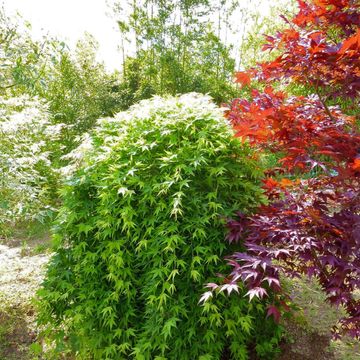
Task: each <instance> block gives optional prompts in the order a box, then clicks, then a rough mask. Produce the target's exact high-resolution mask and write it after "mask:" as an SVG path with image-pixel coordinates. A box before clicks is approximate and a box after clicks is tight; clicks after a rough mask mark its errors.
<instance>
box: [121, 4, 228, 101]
mask: <svg viewBox="0 0 360 360" xmlns="http://www.w3.org/2000/svg"><path fill="white" fill-rule="evenodd" d="M228 3H229V4H230V3H231V2H230V1H225V0H222V1H216V2H209V1H206V0H196V1H181V0H177V1H167V0H163V1H155V0H144V1H129V2H127V3H125V4H124V3H117V6H116V7H115V16H116V18H117V21H118V24H119V29H120V32H121V35H122V42H121V43H122V52H123V83H122V89H121V91H122V94H123V95H124V105H125V107H126V106H128V105H130V104H132V103H134V102H136V101H137V100H139V99H142V98H146V97H150V96H151V95H153V94H160V95H163V94H172V95H175V94H177V93H186V92H191V91H198V92H202V93H209V94H210V95H211V96H212V97H213V98H214V100H215V101H216V102H218V103H221V102H222V101H225V100H227V99H230V98H231V97H232V96H233V95H234V94H235V88H234V87H233V85H232V84H231V79H232V75H233V73H234V71H235V61H234V60H233V59H232V57H231V55H230V52H231V48H230V47H229V46H227V45H226V44H225V43H224V42H223V41H222V40H221V39H220V35H221V33H222V31H225V32H226V29H225V28H226V26H227V24H228V22H227V21H226V19H227V18H228V17H229V16H228V13H226V14H227V15H226V16H223V13H224V9H225V8H226V9H228V12H230V11H233V9H234V6H227V7H226V5H229V4H228ZM214 11H215V12H217V14H218V16H214V15H213V14H214ZM126 49H131V52H129V50H126Z"/></svg>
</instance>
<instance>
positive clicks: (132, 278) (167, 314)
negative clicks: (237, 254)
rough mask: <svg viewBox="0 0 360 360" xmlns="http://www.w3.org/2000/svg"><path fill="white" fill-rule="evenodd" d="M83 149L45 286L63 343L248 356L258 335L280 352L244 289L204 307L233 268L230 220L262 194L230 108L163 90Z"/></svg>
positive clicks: (188, 355)
mask: <svg viewBox="0 0 360 360" xmlns="http://www.w3.org/2000/svg"><path fill="white" fill-rule="evenodd" d="M84 148H85V149H87V150H86V151H85V152H84V153H82V155H81V156H80V154H79V156H78V158H81V159H82V162H81V165H80V167H79V169H78V170H77V171H76V172H75V174H74V175H73V176H72V177H71V179H70V180H69V181H68V183H67V185H66V186H65V187H64V189H63V201H64V205H63V207H62V209H61V211H60V215H59V218H58V220H57V226H56V234H55V239H56V241H57V244H58V245H57V249H56V254H55V255H54V257H53V259H52V262H51V264H50V266H49V269H48V273H47V277H46V279H45V281H44V286H43V289H42V290H41V291H40V297H41V313H40V319H39V320H40V323H41V324H43V325H45V327H46V331H47V334H48V336H50V335H51V336H52V338H55V339H56V340H57V349H56V351H63V350H64V349H65V348H70V349H71V350H72V351H73V352H74V353H76V354H77V357H78V358H80V359H138V360H140V359H144V360H148V359H149V360H150V359H156V360H160V359H173V360H182V359H184V360H193V359H201V360H206V359H222V358H227V357H226V356H230V354H232V355H231V357H228V358H233V359H246V358H247V352H248V351H249V349H250V347H254V346H255V345H256V344H257V347H256V349H257V351H258V353H259V354H261V353H268V354H272V353H273V351H274V348H276V342H277V337H278V334H279V328H278V327H277V326H275V325H274V324H273V323H272V322H271V321H270V320H269V321H267V322H265V321H264V320H265V316H266V315H265V313H266V312H265V307H264V305H263V304H261V303H257V302H252V303H251V304H249V302H248V299H247V298H245V297H244V296H243V295H244V294H240V296H237V295H232V296H231V297H230V301H229V299H226V301H224V300H225V299H224V297H223V296H222V295H221V294H220V295H218V296H217V297H216V298H215V299H212V300H210V301H208V302H206V303H205V305H200V304H199V299H200V297H201V294H202V293H203V292H204V284H205V283H207V282H211V281H216V273H217V272H219V271H220V272H221V271H224V272H225V271H226V265H225V263H224V261H223V259H222V258H223V257H224V256H225V255H226V254H227V253H229V251H230V249H229V245H228V244H227V243H226V242H225V240H224V234H225V228H224V219H225V217H226V216H229V215H230V214H232V213H233V211H234V210H235V209H236V210H239V209H243V210H244V211H249V210H251V209H252V208H253V207H254V206H256V205H258V204H259V203H260V202H262V201H263V199H264V198H263V195H262V192H261V189H260V185H259V182H260V178H261V176H262V169H261V167H260V165H259V161H258V160H257V159H256V156H255V155H254V153H253V152H252V150H251V149H250V147H249V146H247V145H246V144H242V143H240V141H238V140H237V139H236V138H234V137H233V132H232V130H231V128H230V126H229V124H228V123H227V121H226V120H225V119H224V118H223V116H222V111H221V110H220V109H218V108H216V106H215V105H213V104H212V103H211V102H210V99H209V98H208V97H206V96H203V95H198V94H187V95H183V96H181V97H179V98H175V97H168V98H165V99H162V98H159V97H155V98H153V99H152V100H146V101H142V102H140V103H139V104H137V105H135V106H133V107H132V108H130V110H129V111H127V112H123V113H119V114H117V116H116V117H115V118H114V119H105V120H102V121H100V122H99V126H98V128H97V129H96V131H95V132H94V134H93V135H92V136H91V137H90V138H89V140H88V142H87V144H83V146H82V149H84ZM75 157H76V156H75ZM46 331H45V333H46ZM64 339H65V340H64ZM226 354H228V355H226ZM222 356H223V357H222Z"/></svg>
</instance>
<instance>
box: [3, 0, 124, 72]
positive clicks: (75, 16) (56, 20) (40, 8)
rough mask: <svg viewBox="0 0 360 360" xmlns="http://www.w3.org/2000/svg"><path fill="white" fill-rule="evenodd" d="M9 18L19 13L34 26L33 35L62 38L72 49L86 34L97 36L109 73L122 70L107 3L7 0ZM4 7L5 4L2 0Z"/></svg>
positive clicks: (95, 0)
mask: <svg viewBox="0 0 360 360" xmlns="http://www.w3.org/2000/svg"><path fill="white" fill-rule="evenodd" d="M2 2H3V3H4V7H5V11H6V13H7V14H8V15H11V14H15V13H16V11H18V12H19V13H20V14H21V15H22V17H23V18H24V20H27V21H29V22H30V23H31V25H32V34H33V36H34V37H35V38H41V36H42V35H43V34H50V35H52V36H56V37H59V38H61V39H63V40H65V42H66V43H67V44H69V46H70V47H72V48H73V47H74V46H75V44H76V42H77V41H78V40H79V39H80V38H81V37H82V36H83V34H84V33H85V32H89V33H90V34H92V35H94V37H95V38H96V40H97V41H98V42H99V52H98V60H100V61H104V62H105V64H106V67H107V68H108V69H109V70H113V69H116V68H117V69H119V68H120V66H121V57H120V53H119V52H118V50H117V49H118V46H119V41H120V35H119V33H118V32H117V30H116V23H115V22H114V21H113V20H112V19H111V18H110V17H109V16H108V15H107V14H109V13H110V11H109V8H108V7H107V5H106V0H61V1H60V0H3V1H2ZM0 4H1V1H0Z"/></svg>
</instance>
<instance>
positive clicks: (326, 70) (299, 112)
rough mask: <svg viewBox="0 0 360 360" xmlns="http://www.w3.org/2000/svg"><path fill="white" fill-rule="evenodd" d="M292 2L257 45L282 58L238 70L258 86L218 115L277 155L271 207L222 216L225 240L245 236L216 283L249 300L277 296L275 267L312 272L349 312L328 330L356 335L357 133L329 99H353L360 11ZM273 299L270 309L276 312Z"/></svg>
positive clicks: (359, 58)
mask: <svg viewBox="0 0 360 360" xmlns="http://www.w3.org/2000/svg"><path fill="white" fill-rule="evenodd" d="M298 3H299V12H298V14H297V15H296V16H295V17H294V18H293V19H292V21H287V20H286V19H285V20H286V21H287V23H288V25H289V27H288V29H286V30H284V31H283V32H281V33H280V32H279V33H278V34H276V35H275V36H267V37H266V39H267V44H266V45H265V46H264V50H270V51H271V50H273V49H277V50H280V51H281V55H280V56H278V57H277V58H276V59H275V60H274V61H269V62H265V63H262V64H259V65H258V66H257V67H256V68H253V69H250V70H249V71H248V72H242V73H240V74H238V76H237V81H238V82H240V83H242V84H243V86H251V84H250V81H251V79H256V80H257V82H264V83H265V84H266V87H265V90H264V91H263V92H260V91H258V90H252V93H251V100H248V99H236V100H234V101H233V102H232V104H230V106H229V109H228V111H227V113H226V116H227V117H228V118H229V119H230V120H231V122H232V124H233V126H234V129H235V130H236V136H239V137H242V138H244V139H246V140H249V141H250V142H251V143H252V144H253V146H255V147H257V148H258V149H259V150H262V151H264V152H273V153H276V154H278V155H279V154H281V155H279V157H280V159H279V161H278V163H279V164H280V166H278V167H276V168H273V169H269V171H268V177H267V178H265V179H264V190H265V191H266V193H267V195H268V198H269V204H268V205H266V206H262V207H260V208H259V209H258V212H257V213H256V214H254V215H250V216H249V215H244V214H240V213H239V214H238V217H237V218H236V219H232V220H229V222H228V228H229V233H228V241H230V242H237V241H239V240H243V241H244V246H245V249H246V251H243V252H238V253H235V254H233V255H232V256H231V257H229V258H228V261H229V264H230V265H231V266H232V268H233V270H232V272H231V274H230V275H229V276H228V277H227V278H226V279H225V281H226V284H225V285H222V287H224V286H227V287H228V286H229V284H230V285H236V283H237V282H238V281H240V280H241V281H243V282H245V284H246V285H247V286H248V287H249V292H248V295H249V297H250V299H252V298H253V297H259V298H261V297H264V296H266V295H267V294H268V293H269V290H271V291H272V294H275V299H276V294H281V286H280V282H279V274H280V272H284V273H286V274H288V275H291V276H298V275H300V274H306V275H309V276H316V277H317V278H318V280H319V282H320V284H321V286H322V288H323V289H324V291H325V292H326V294H327V297H328V300H329V301H330V302H331V303H333V304H336V305H340V304H341V305H343V306H344V307H345V310H346V313H347V316H346V317H345V318H343V319H342V320H341V323H340V326H337V327H335V326H334V329H333V330H334V334H335V335H339V334H340V333H341V332H342V331H343V332H347V333H348V334H350V335H352V336H354V337H360V300H359V299H357V298H356V297H355V296H354V290H356V289H359V288H360V134H359V131H358V127H357V126H356V119H355V117H351V116H348V115H345V114H344V113H343V112H342V111H341V110H340V108H339V107H337V106H334V105H333V106H330V105H329V104H331V103H332V104H334V103H336V101H338V100H339V99H344V98H348V99H352V105H353V106H352V110H353V109H354V108H355V106H358V103H359V99H360V96H359V95H360V29H359V25H360V8H359V3H358V1H357V0H354V1H352V0H316V1H315V0H314V1H311V2H304V1H298ZM274 82H277V83H278V84H279V85H280V87H282V88H285V89H286V85H287V84H289V83H291V82H294V83H297V84H302V85H304V87H305V88H306V89H307V91H308V93H309V94H310V95H308V96H290V95H289V94H287V93H286V92H285V91H283V92H280V91H275V90H274V89H273V88H272V87H270V86H269V84H270V83H274ZM209 287H211V288H216V287H217V285H215V284H210V285H209ZM220 287H221V286H220ZM273 297H274V296H273ZM279 299H280V297H279ZM275 302H276V301H275ZM274 305H276V303H275V304H274ZM274 305H271V306H270V307H269V313H268V315H272V316H274V317H275V318H278V316H279V312H278V310H276V306H274Z"/></svg>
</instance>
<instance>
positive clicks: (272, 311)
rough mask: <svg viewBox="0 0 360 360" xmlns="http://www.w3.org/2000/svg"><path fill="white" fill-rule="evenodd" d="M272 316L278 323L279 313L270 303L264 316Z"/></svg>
mask: <svg viewBox="0 0 360 360" xmlns="http://www.w3.org/2000/svg"><path fill="white" fill-rule="evenodd" d="M269 316H273V318H274V320H275V322H276V323H279V321H280V317H281V313H280V311H279V309H278V308H277V307H276V306H275V305H270V306H269V307H268V310H267V314H266V317H269Z"/></svg>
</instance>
